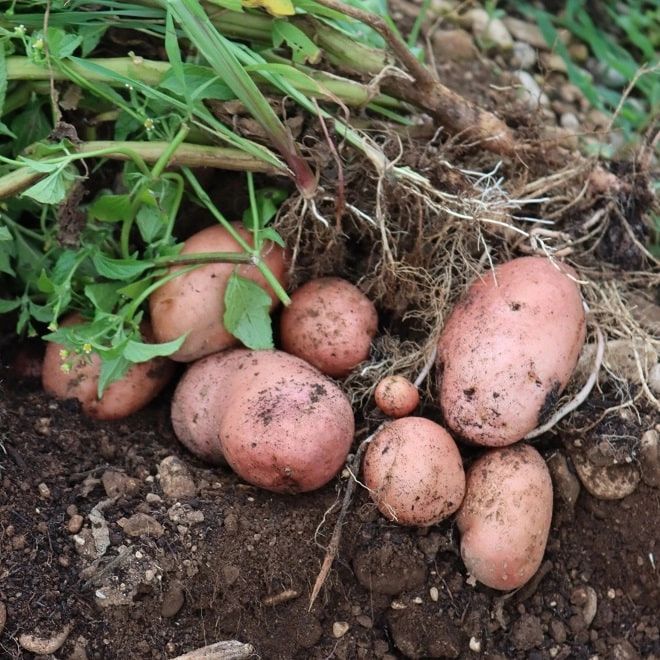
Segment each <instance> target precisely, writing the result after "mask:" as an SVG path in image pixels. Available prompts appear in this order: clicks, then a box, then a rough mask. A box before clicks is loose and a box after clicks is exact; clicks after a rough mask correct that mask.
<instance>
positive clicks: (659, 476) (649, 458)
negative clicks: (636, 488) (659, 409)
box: [639, 429, 660, 488]
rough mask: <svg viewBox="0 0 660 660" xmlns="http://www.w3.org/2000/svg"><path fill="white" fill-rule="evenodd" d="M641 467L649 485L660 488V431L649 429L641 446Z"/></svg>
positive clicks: (644, 479)
mask: <svg viewBox="0 0 660 660" xmlns="http://www.w3.org/2000/svg"><path fill="white" fill-rule="evenodd" d="M639 468H640V471H641V473H642V480H643V481H644V483H645V484H646V485H647V486H651V487H652V488H660V433H658V431H656V430H655V429H649V430H648V431H646V432H645V433H644V434H643V435H642V439H641V442H640V446H639Z"/></svg>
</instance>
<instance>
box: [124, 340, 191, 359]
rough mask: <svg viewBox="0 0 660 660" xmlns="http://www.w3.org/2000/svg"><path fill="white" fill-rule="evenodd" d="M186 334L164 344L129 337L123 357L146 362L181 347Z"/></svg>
mask: <svg viewBox="0 0 660 660" xmlns="http://www.w3.org/2000/svg"><path fill="white" fill-rule="evenodd" d="M186 336H187V333H186V334H185V335H183V336H182V337H179V338H178V339H173V340H172V341H168V342H165V343H164V344H145V343H143V342H138V341H134V340H133V339H129V340H128V342H127V344H126V348H125V349H124V357H125V358H126V359H127V360H130V361H131V362H147V360H151V359H153V358H155V357H167V356H168V355H172V353H174V352H175V351H178V350H179V349H180V348H181V346H182V344H183V342H184V341H185V340H186Z"/></svg>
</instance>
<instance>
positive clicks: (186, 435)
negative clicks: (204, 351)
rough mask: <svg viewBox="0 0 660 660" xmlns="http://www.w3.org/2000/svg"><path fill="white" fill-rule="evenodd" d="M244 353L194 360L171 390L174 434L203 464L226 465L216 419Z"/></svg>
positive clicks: (221, 415)
mask: <svg viewBox="0 0 660 660" xmlns="http://www.w3.org/2000/svg"><path fill="white" fill-rule="evenodd" d="M247 353H249V351H248V350H247V349H240V348H239V349H233V350H231V349H230V350H226V351H220V352H219V353H213V354H211V355H207V356H206V357H204V358H202V359H201V360H196V361H195V362H193V363H192V364H191V365H189V366H188V368H187V369H186V372H185V373H184V374H183V376H181V378H180V379H179V382H178V383H177V386H176V390H175V391H174V396H173V397H172V407H171V419H172V427H173V428H174V433H175V434H176V437H177V438H178V439H179V441H180V442H181V443H182V444H183V445H185V447H186V448H187V449H189V450H190V451H191V452H192V453H193V454H195V455H196V456H198V457H199V458H201V459H202V460H203V461H206V462H207V463H213V464H216V465H217V464H224V463H226V461H225V457H224V455H223V453H222V447H221V446H220V435H219V434H220V420H221V419H222V417H223V415H224V414H225V411H226V410H227V399H228V398H229V395H230V394H231V393H232V387H231V377H232V376H233V374H234V370H235V369H236V368H238V365H239V364H240V363H241V360H242V359H243V358H244V356H245V355H246V354H247Z"/></svg>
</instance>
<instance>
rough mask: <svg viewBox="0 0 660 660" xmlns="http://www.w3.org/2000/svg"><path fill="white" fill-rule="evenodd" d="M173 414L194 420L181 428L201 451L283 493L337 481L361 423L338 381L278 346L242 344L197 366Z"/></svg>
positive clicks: (180, 389) (185, 379)
mask: <svg viewBox="0 0 660 660" xmlns="http://www.w3.org/2000/svg"><path fill="white" fill-rule="evenodd" d="M189 376H191V377H189ZM172 411H173V422H174V419H175V418H178V419H179V421H180V422H181V420H183V419H184V418H185V420H187V421H185V420H184V421H183V422H182V423H181V424H179V423H178V422H177V423H175V428H176V427H177V426H178V427H179V431H178V432H177V433H178V434H181V435H179V438H180V439H181V440H182V442H184V444H186V446H187V447H188V448H189V449H190V450H191V451H192V452H193V453H196V454H198V455H200V457H202V458H204V457H207V456H209V455H211V456H212V457H214V458H215V459H216V462H217V458H218V457H224V459H225V460H226V461H227V463H228V464H229V466H230V467H231V468H232V469H233V470H234V471H235V472H236V473H237V474H238V475H239V476H240V477H242V478H243V479H245V481H248V482H249V483H251V484H253V485H255V486H258V487H260V488H264V489H266V490H271V491H274V492H278V493H300V492H306V491H310V490H315V489H316V488H320V487H321V486H323V485H324V484H325V483H327V482H328V481H330V479H332V478H333V477H334V476H335V475H336V474H337V472H338V471H339V470H340V469H341V467H342V466H343V465H344V462H345V461H346V457H347V456H348V452H349V451H350V447H351V443H352V441H353V433H354V426H355V421H354V417H353V410H352V408H351V404H350V402H349V400H348V399H347V397H346V396H345V395H344V393H343V392H342V391H341V390H340V389H339V387H337V385H336V384H335V383H333V382H332V381H331V380H330V379H329V378H327V377H326V376H324V375H323V374H322V373H320V372H319V371H318V370H317V369H315V368H314V367H312V366H311V365H309V364H308V363H307V362H305V361H304V360H302V359H300V358H297V357H295V356H293V355H289V354H288V353H285V352H283V351H276V350H272V351H270V350H265V351H250V350H247V349H234V350H232V351H229V352H228V353H227V354H219V355H218V356H209V357H208V358H206V359H205V360H202V361H200V362H197V363H195V364H193V365H192V366H191V367H190V368H189V371H188V372H187V374H186V375H184V377H183V379H182V381H181V382H180V384H179V387H177V390H176V394H175V401H174V402H173V406H172ZM196 415H199V416H200V418H201V421H199V420H197V419H195V417H196ZM203 416H208V419H206V420H204V419H203ZM214 426H215V428H216V431H215V433H213V427H214ZM181 428H183V429H184V432H183V433H181ZM186 434H187V435H186ZM216 443H217V444H216Z"/></svg>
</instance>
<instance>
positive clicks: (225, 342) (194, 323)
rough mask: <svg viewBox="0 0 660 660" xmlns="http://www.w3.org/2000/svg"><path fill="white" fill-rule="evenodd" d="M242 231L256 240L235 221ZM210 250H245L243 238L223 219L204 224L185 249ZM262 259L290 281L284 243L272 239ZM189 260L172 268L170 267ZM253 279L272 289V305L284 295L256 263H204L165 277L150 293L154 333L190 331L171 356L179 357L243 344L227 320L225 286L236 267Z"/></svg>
mask: <svg viewBox="0 0 660 660" xmlns="http://www.w3.org/2000/svg"><path fill="white" fill-rule="evenodd" d="M232 226H233V227H234V229H235V230H236V231H237V232H238V234H239V235H240V236H241V237H242V238H243V239H244V240H245V241H246V242H247V243H248V244H250V245H252V243H253V241H252V234H251V232H250V231H248V230H247V229H245V227H243V226H242V225H239V224H233V225H232ZM207 252H242V250H241V247H240V246H239V244H238V243H237V242H236V240H234V238H233V237H232V236H231V234H230V233H229V232H228V231H227V230H226V229H225V228H224V227H223V226H222V225H219V224H217V225H213V226H211V227H207V228H206V229H202V230H201V231H200V232H198V233H196V234H194V235H193V236H191V237H190V238H189V239H188V240H186V241H185V243H184V247H183V249H182V250H181V252H180V254H182V255H184V254H203V253H207ZM262 259H263V261H264V263H265V264H266V265H267V266H268V268H269V269H270V270H271V272H272V273H273V275H274V276H275V277H276V278H277V280H278V281H279V282H280V283H282V285H283V286H285V285H286V280H287V272H288V253H287V251H286V250H284V249H283V248H282V247H280V246H279V245H276V244H275V243H272V242H270V241H267V242H266V244H265V246H264V250H263V254H262ZM183 268H185V266H176V267H173V268H170V270H169V271H168V274H169V273H172V272H175V271H176V270H181V269H183ZM235 269H236V271H237V272H238V274H239V275H241V276H242V277H246V278H248V279H250V280H253V281H254V282H256V283H257V284H259V285H260V286H262V287H263V288H264V290H265V291H266V292H267V293H268V294H269V295H270V297H271V299H272V301H273V302H272V305H271V311H272V310H273V309H275V307H276V306H277V305H278V304H279V299H278V298H277V296H276V295H275V293H274V292H273V291H272V289H271V288H270V287H269V286H268V285H267V284H266V280H265V278H264V277H263V275H262V274H261V272H260V271H259V269H258V268H257V266H255V265H252V264H243V265H241V266H238V267H237V266H236V264H231V263H211V264H206V265H204V266H199V267H198V268H194V269H193V270H190V271H188V272H187V273H182V274H181V275H179V276H178V277H175V278H173V279H171V280H170V281H168V282H165V283H164V284H163V285H162V286H160V287H159V288H158V289H156V290H155V291H154V292H153V293H152V294H151V296H150V298H149V309H150V314H151V322H152V325H153V330H154V335H155V337H156V339H157V340H158V341H159V342H163V343H164V342H168V341H172V340H174V339H177V338H178V337H181V336H182V335H183V334H185V333H188V336H187V337H186V339H185V341H184V342H183V345H182V346H181V348H180V349H179V350H178V351H176V352H175V353H173V354H172V355H171V356H170V357H171V358H172V359H173V360H176V361H178V362H192V361H194V360H197V359H199V358H201V357H204V356H205V355H210V354H211V353H215V352H217V351H221V350H224V349H225V348H229V347H232V346H238V345H239V344H240V342H239V341H238V339H236V337H234V336H233V335H232V334H231V333H230V332H229V331H228V330H227V329H226V328H225V326H224V323H223V317H224V313H225V291H226V289H227V283H228V281H229V277H230V276H231V274H232V272H233V271H234V270H235Z"/></svg>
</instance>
